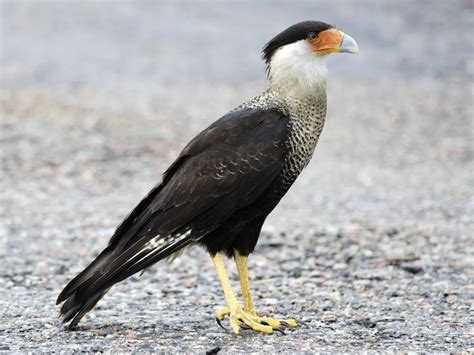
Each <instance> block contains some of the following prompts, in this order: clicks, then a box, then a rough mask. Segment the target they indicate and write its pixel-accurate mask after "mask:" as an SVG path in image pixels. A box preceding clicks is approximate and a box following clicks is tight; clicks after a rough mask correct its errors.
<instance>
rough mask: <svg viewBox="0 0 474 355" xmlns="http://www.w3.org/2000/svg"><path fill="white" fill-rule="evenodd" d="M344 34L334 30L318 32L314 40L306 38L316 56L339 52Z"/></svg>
mask: <svg viewBox="0 0 474 355" xmlns="http://www.w3.org/2000/svg"><path fill="white" fill-rule="evenodd" d="M343 38H344V33H343V32H341V31H338V30H336V29H334V28H331V29H329V30H325V31H322V32H319V34H318V36H317V37H316V38H311V37H308V39H307V40H308V41H309V43H310V45H311V47H312V49H313V50H314V52H316V54H320V55H322V54H328V53H334V52H339V48H340V45H341V42H342V39H343Z"/></svg>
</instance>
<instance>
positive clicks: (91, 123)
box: [0, 0, 474, 353]
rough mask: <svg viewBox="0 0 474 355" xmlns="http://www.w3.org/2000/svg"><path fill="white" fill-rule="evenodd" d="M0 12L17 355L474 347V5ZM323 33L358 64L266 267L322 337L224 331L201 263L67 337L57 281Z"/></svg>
mask: <svg viewBox="0 0 474 355" xmlns="http://www.w3.org/2000/svg"><path fill="white" fill-rule="evenodd" d="M0 3H1V38H0V40H1V42H0V48H1V97H0V99H1V124H2V130H1V154H2V170H1V171H2V173H1V184H2V189H1V200H2V202H1V208H2V210H1V212H2V213H1V225H0V238H1V242H2V243H1V251H0V262H1V264H2V265H3V267H2V268H1V269H0V275H1V278H0V308H1V309H2V312H1V314H0V351H15V352H17V351H34V352H40V351H42V352H51V351H68V352H69V351H111V352H115V351H139V350H140V351H162V352H201V353H204V352H214V353H215V352H218V351H219V352H222V353H232V352H257V351H260V352H296V351H308V352H314V351H345V352H353V351H356V350H359V351H360V350H375V351H396V350H398V351H400V350H415V351H416V350H418V351H428V352H432V351H442V352H459V351H473V347H472V337H473V332H472V315H471V314H470V311H472V292H473V265H472V259H471V258H472V255H473V240H472V239H473V238H472V235H473V233H472V231H473V224H474V218H473V210H474V203H473V198H472V196H473V194H472V192H473V187H474V176H473V163H472V161H473V157H474V154H473V153H474V149H473V143H472V142H473V133H474V123H473V114H474V109H473V104H472V99H473V97H472V80H473V74H474V59H473V57H472V55H473V40H472V30H473V20H472V19H473V18H474V16H473V6H472V2H470V1H450V2H445V1H431V2H429V3H428V2H424V1H416V2H415V1H413V2H411V1H401V2H400V1H367V0H365V1H357V2H355V1H352V2H349V1H321V2H319V1H318V2H317V4H314V2H309V1H279V2H265V1H261V2H260V1H259V2H258V4H254V3H252V2H220V1H206V2H199V3H198V2H165V3H160V4H157V3H152V2H133V3H132V2H125V1H115V2H112V1H107V2H105V1H104V2H97V3H96V2H79V1H77V2H60V1H58V2H45V1H41V2H23V1H9V2H8V1H1V2H0ZM307 18H315V19H322V20H326V21H328V22H332V23H335V24H337V25H338V26H339V27H340V28H341V29H342V30H344V31H345V32H347V33H349V34H351V35H352V36H353V37H354V38H355V39H356V40H357V41H358V43H359V45H360V48H361V53H360V55H358V56H342V55H341V56H335V58H333V59H332V60H331V62H330V68H329V69H330V73H331V75H330V78H329V88H328V96H329V113H328V116H329V118H328V122H327V124H326V127H325V130H324V133H323V135H322V137H321V140H320V144H319V146H318V148H317V153H316V157H315V159H314V160H313V162H312V163H311V164H310V166H309V167H308V168H307V169H306V170H305V172H304V173H303V174H302V176H301V177H300V179H299V180H298V182H297V183H296V184H295V186H294V187H293V188H292V190H291V191H290V193H289V194H288V196H287V197H285V199H284V201H283V202H282V203H281V205H280V206H279V207H278V208H277V209H276V210H275V211H274V213H273V214H272V215H271V216H270V218H269V219H268V222H267V224H266V226H265V228H264V233H263V234H262V236H261V239H260V243H259V245H258V247H257V250H256V252H255V253H254V254H253V255H252V256H251V258H250V260H249V262H250V274H251V278H252V280H253V282H252V285H253V289H254V295H255V298H256V303H257V305H258V308H259V309H260V310H262V311H265V312H268V313H271V314H274V315H277V316H281V317H284V316H292V317H295V318H296V319H298V320H302V321H304V323H305V325H304V326H302V327H300V328H298V329H296V330H293V331H288V332H287V334H286V335H281V334H276V335H272V336H264V335H260V334H254V333H250V332H245V333H244V334H243V336H242V337H237V336H234V335H233V334H231V333H230V332H228V331H227V332H226V331H225V330H222V329H221V328H219V327H218V326H217V324H216V323H215V322H214V320H213V313H214V310H215V309H216V307H217V306H218V305H221V304H223V297H222V293H221V290H220V287H219V285H218V282H217V280H216V277H215V275H214V272H213V268H212V265H211V263H210V261H209V259H208V256H207V255H206V253H205V252H204V251H203V250H201V249H199V248H194V249H190V250H188V251H187V252H186V253H185V254H184V255H183V256H181V257H179V258H178V259H177V260H176V261H175V262H174V263H171V264H167V263H161V264H159V265H156V266H155V267H153V268H152V269H150V270H149V271H148V272H146V273H145V274H144V275H143V276H142V277H138V276H135V277H132V278H130V279H129V280H127V281H126V282H123V283H121V284H119V285H117V286H116V287H114V289H113V290H112V291H111V292H110V293H109V294H108V295H107V296H106V297H105V298H104V299H103V301H102V302H101V303H100V304H99V306H98V307H96V309H95V310H94V311H93V312H91V313H90V314H89V316H88V317H86V318H85V319H84V320H83V322H82V323H81V325H80V327H79V328H78V330H77V331H74V332H68V331H66V330H64V328H63V327H62V326H61V325H60V323H59V320H58V318H57V315H58V309H57V308H56V307H55V305H54V301H55V298H56V297H57V295H58V293H59V292H60V290H61V288H62V287H63V286H64V285H65V283H66V282H67V281H68V280H70V279H71V277H73V276H74V275H75V274H76V273H77V272H79V271H80V270H81V269H82V268H83V267H84V266H85V265H86V264H87V263H88V262H89V261H90V260H91V259H92V258H93V257H94V256H95V255H97V254H98V253H99V252H100V251H101V250H102V248H103V247H104V246H105V245H106V243H107V241H108V238H109V237H110V235H111V233H112V232H113V230H114V227H115V226H116V225H117V224H118V223H119V221H120V220H121V219H122V218H123V217H124V216H125V215H126V214H127V212H128V211H129V210H130V209H131V208H132V207H133V206H134V204H136V203H137V202H138V200H140V198H141V197H142V196H143V195H144V194H145V193H146V192H147V190H149V189H150V188H151V187H152V186H153V185H154V184H155V183H156V182H157V181H159V179H160V174H161V173H162V172H163V171H164V170H165V169H166V167H167V166H168V165H169V163H170V162H171V161H172V160H173V158H174V157H175V156H176V154H177V153H178V151H179V150H180V149H181V148H182V146H183V145H184V144H185V143H186V142H187V141H188V140H189V139H190V138H191V137H192V136H193V135H194V134H195V133H197V132H198V131H199V130H200V129H202V128H203V127H204V126H206V125H207V124H209V123H210V122H212V121H214V120H215V119H216V118H218V117H219V115H221V114H223V113H225V112H226V111H227V110H229V109H230V108H232V107H234V106H236V105H237V104H239V103H240V102H242V101H244V100H246V99H248V98H249V97H252V96H254V95H255V94H257V93H258V92H259V91H260V90H261V89H262V88H263V87H264V85H265V84H264V82H263V79H264V74H263V64H262V62H261V61H260V59H259V50H260V47H261V45H262V44H263V43H264V42H265V41H266V40H267V39H268V38H270V37H271V36H272V35H273V34H275V33H277V32H278V31H280V30H281V29H283V28H284V27H285V26H287V25H289V24H291V23H294V22H296V21H299V20H302V19H307ZM229 265H230V264H229ZM232 275H233V278H234V279H235V280H236V274H235V272H233V274H232Z"/></svg>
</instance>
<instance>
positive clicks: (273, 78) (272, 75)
mask: <svg viewBox="0 0 474 355" xmlns="http://www.w3.org/2000/svg"><path fill="white" fill-rule="evenodd" d="M358 51H359V47H358V46H357V43H356V41H355V40H354V39H353V38H352V37H351V36H349V35H347V34H345V33H343V32H341V31H339V30H337V29H336V28H334V27H333V26H332V25H329V24H327V23H324V22H319V21H305V22H300V23H297V24H295V25H293V26H290V27H288V28H287V29H286V30H284V31H283V32H281V33H279V34H278V35H276V36H275V37H274V38H273V39H271V40H270V41H269V42H268V43H267V44H266V45H265V47H264V48H263V51H262V52H263V59H264V60H265V62H266V65H267V72H268V76H269V79H270V82H271V85H273V86H280V87H283V88H288V89H291V87H294V86H297V87H300V88H308V87H309V88H312V87H314V86H315V85H321V84H324V83H325V79H326V73H327V69H326V58H327V56H328V54H331V53H357V52H358Z"/></svg>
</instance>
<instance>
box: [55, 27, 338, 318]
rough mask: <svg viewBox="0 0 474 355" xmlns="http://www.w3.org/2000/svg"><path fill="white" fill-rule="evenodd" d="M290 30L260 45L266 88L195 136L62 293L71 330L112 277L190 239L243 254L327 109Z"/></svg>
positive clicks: (306, 155)
mask: <svg viewBox="0 0 474 355" xmlns="http://www.w3.org/2000/svg"><path fill="white" fill-rule="evenodd" d="M328 28H331V26H329V25H327V24H323V23H321V22H305V23H302V24H300V25H296V26H292V27H290V28H289V29H288V30H287V31H286V33H285V31H284V32H283V33H282V34H280V35H278V36H277V37H275V38H274V39H273V40H271V41H270V42H269V43H268V44H267V46H266V47H265V49H264V57H265V59H266V61H267V64H268V74H269V81H270V85H269V88H268V89H267V90H266V91H265V92H264V93H263V94H261V95H260V96H257V97H255V98H254V99H252V100H250V101H248V102H246V103H244V104H242V105H240V106H239V107H237V108H236V109H234V110H232V111H230V112H229V113H228V114H226V115H224V116H223V117H221V118H220V119H219V120H217V121H216V122H214V123H213V124H211V125H210V126H209V127H208V128H206V129H205V130H203V131H202V132H201V133H199V134H198V135H197V136H196V137H195V138H194V139H192V140H191V141H190V142H189V144H188V145H187V146H186V147H185V148H184V149H183V150H182V152H181V154H180V155H179V156H178V158H177V159H176V160H175V161H174V163H173V164H172V165H171V166H170V167H169V168H168V170H167V171H166V172H165V174H164V177H163V181H162V182H161V183H160V184H159V185H157V186H156V187H155V188H154V189H153V190H152V191H151V192H150V193H149V194H148V195H147V196H146V197H145V198H144V199H143V200H142V201H141V202H140V203H139V204H138V206H137V207H136V208H135V209H134V210H132V212H131V213H130V214H129V215H128V216H127V218H126V219H125V220H124V221H123V222H122V224H120V226H119V227H118V228H117V230H116V231H115V233H114V235H113V236H112V238H111V239H110V241H109V244H108V246H107V248H106V249H105V250H104V251H103V252H102V253H101V254H100V255H99V256H98V257H97V258H96V259H95V260H94V261H93V262H92V263H91V264H90V265H89V266H88V267H87V268H86V269H85V270H84V271H83V272H81V273H80V274H79V275H78V276H76V277H75V278H74V279H73V280H72V281H71V282H70V283H69V284H68V285H67V286H66V287H65V288H64V290H63V291H62V292H61V294H60V295H59V297H58V300H57V303H61V302H63V301H65V302H64V304H63V306H62V308H61V313H62V314H63V315H64V321H66V322H67V321H70V320H71V323H70V327H74V326H75V325H76V324H77V323H78V322H79V321H80V319H81V318H82V316H83V315H84V314H85V313H86V312H88V311H89V310H90V309H92V307H94V305H95V304H96V303H97V302H98V300H99V299H100V298H101V297H102V296H103V295H104V294H105V293H106V292H107V291H108V290H109V289H110V288H111V287H112V286H113V285H114V284H115V283H117V282H120V281H122V280H124V279H125V278H127V277H129V276H130V275H132V274H134V273H136V272H139V271H141V270H144V269H146V268H148V267H149V266H151V265H153V264H154V263H156V262H157V261H159V260H162V259H164V258H168V257H172V256H173V255H176V253H179V252H180V251H181V250H182V249H183V248H185V247H186V246H190V245H193V244H196V243H199V244H201V245H202V246H204V247H205V248H206V249H207V250H208V251H209V253H210V254H211V255H215V254H216V253H219V252H224V253H227V254H228V255H232V254H233V253H234V251H237V252H238V253H239V255H242V256H247V255H248V254H249V253H251V252H252V251H253V250H254V248H255V245H256V244H257V240H258V237H259V234H260V230H261V228H262V225H263V223H264V222H265V219H266V218H267V216H268V214H269V213H270V212H271V211H272V210H273V209H274V208H275V207H276V205H277V204H278V202H279V201H280V199H281V198H282V197H283V196H284V195H285V193H286V192H287V191H288V189H289V188H290V186H291V185H292V184H293V182H294V181H295V179H296V178H297V177H298V175H299V174H300V173H301V171H302V170H303V169H304V167H305V166H306V165H307V164H308V162H309V161H310V159H311V157H312V155H313V152H314V149H315V147H316V144H317V142H318V139H319V135H320V134H321V130H322V128H323V125H324V119H325V116H326V85H325V76H326V65H325V60H324V59H323V58H321V57H319V56H316V55H314V53H312V47H311V46H310V45H309V44H308V43H307V42H306V40H305V38H306V36H308V31H310V32H309V33H313V32H314V31H319V30H323V29H328Z"/></svg>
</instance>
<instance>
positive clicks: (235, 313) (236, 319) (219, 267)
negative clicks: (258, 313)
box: [212, 253, 273, 334]
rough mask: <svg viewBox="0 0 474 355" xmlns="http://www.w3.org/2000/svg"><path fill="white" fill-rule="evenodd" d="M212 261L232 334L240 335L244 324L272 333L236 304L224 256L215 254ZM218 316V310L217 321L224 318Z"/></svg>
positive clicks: (218, 313) (269, 328) (266, 326)
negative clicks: (225, 304)
mask: <svg viewBox="0 0 474 355" xmlns="http://www.w3.org/2000/svg"><path fill="white" fill-rule="evenodd" d="M212 261H213V262H214V266H215V267H216V272H217V276H218V277H219V281H220V282H221V285H222V289H223V290H224V298H225V300H226V302H227V307H223V308H222V309H225V310H226V311H227V312H226V314H228V315H229V316H230V326H231V327H232V330H233V331H234V333H235V334H240V326H241V325H242V324H245V325H246V326H247V327H249V328H251V329H253V330H256V331H259V332H262V333H267V334H271V333H273V328H272V327H270V326H268V325H263V324H261V323H259V322H257V321H255V320H254V319H252V317H250V315H249V314H247V313H245V312H244V311H243V310H242V308H241V307H240V304H239V303H238V302H237V298H236V297H235V294H234V290H232V286H231V284H230V281H229V277H228V276H227V271H226V269H225V263H224V254H223V253H217V254H216V255H214V256H212ZM220 314H221V311H220V310H218V311H217V313H216V318H217V319H223V318H224V317H222V318H220ZM224 316H225V315H224Z"/></svg>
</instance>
